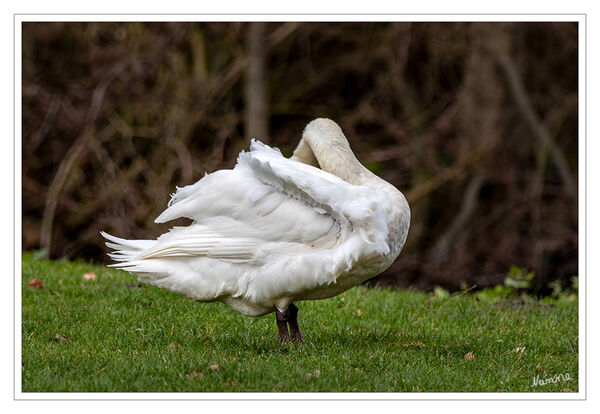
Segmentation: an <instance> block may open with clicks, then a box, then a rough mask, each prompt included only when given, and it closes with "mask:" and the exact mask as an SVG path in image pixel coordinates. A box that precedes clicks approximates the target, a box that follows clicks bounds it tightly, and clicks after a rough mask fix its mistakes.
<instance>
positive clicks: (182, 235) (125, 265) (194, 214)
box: [102, 118, 410, 342]
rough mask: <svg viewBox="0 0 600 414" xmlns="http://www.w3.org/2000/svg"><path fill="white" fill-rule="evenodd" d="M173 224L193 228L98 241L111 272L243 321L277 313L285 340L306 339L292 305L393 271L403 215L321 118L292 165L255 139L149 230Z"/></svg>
mask: <svg viewBox="0 0 600 414" xmlns="http://www.w3.org/2000/svg"><path fill="white" fill-rule="evenodd" d="M318 167H320V169H319V168H318ZM178 217H188V218H191V219H193V220H194V222H193V223H192V224H191V225H190V226H188V227H175V228H173V229H171V230H170V231H169V232H168V233H165V234H163V235H162V236H160V237H159V238H158V239H157V240H124V239H120V238H117V237H114V236H111V235H109V234H106V233H104V232H103V233H102V235H103V236H104V237H105V238H106V239H108V240H109V241H110V242H107V243H106V245H107V246H108V247H110V248H112V249H115V252H113V253H112V254H110V256H111V257H112V258H113V259H114V260H115V261H118V262H119V263H117V264H113V265H111V266H114V267H118V268H121V269H125V270H127V271H128V272H130V273H132V274H135V275H136V276H137V277H138V279H139V280H140V281H141V282H144V283H149V284H151V285H154V286H158V287H160V288H163V289H168V290H170V291H173V292H176V293H178V294H181V295H184V296H186V297H188V298H191V299H194V300H198V301H215V300H218V301H221V302H224V303H225V304H227V305H229V306H230V307H231V308H233V309H234V310H236V311H238V312H240V313H242V314H244V315H248V316H260V315H264V314H267V313H270V312H273V311H275V312H276V320H277V326H278V330H279V339H280V341H282V342H285V341H288V340H290V339H292V340H299V341H303V340H304V338H303V337H302V333H301V332H300V328H299V327H298V322H297V312H298V309H297V307H295V306H294V304H293V302H295V301H301V300H309V299H324V298H328V297H331V296H335V295H337V294H339V293H341V292H344V291H345V290H347V289H350V288H351V287H353V286H356V285H358V284H360V283H362V282H364V281H365V280H367V279H369V278H371V277H374V276H375V275H377V274H379V273H381V272H382V271H384V270H385V269H387V268H388V267H389V266H390V265H391V264H392V262H393V261H394V260H395V259H396V257H398V255H399V254H400V250H401V249H402V246H403V245H404V242H405V240H406V236H407V234H408V228H409V223H410V209H409V206H408V203H407V201H406V199H405V198H404V196H403V195H402V193H401V192H400V191H398V190H397V189H396V188H395V187H394V186H392V185H391V184H389V183H387V182H386V181H384V180H382V179H381V178H379V177H377V176H376V175H374V174H373V173H371V172H370V171H369V170H367V169H366V168H365V167H363V166H362V165H361V164H360V162H359V161H358V160H357V159H356V157H355V156H354V154H353V153H352V150H351V149H350V145H349V144H348V141H347V140H346V137H345V136H344V134H343V133H342V130H341V129H340V127H339V126H338V125H337V124H336V123H335V122H333V121H331V120H329V119H323V118H319V119H315V120H314V121H312V122H310V123H309V124H308V125H307V126H306V128H305V130H304V133H303V135H302V139H301V141H300V143H299V144H298V147H297V148H296V150H295V151H294V154H293V156H292V157H291V158H290V159H286V158H284V157H283V156H282V155H281V153H280V151H279V150H278V149H276V148H271V147H269V146H267V145H264V144H263V143H261V142H259V141H255V140H253V141H252V143H251V146H250V152H244V151H242V152H241V153H240V155H239V157H238V160H237V164H236V166H235V168H234V169H233V170H220V171H216V172H215V173H213V174H207V175H205V176H204V177H203V178H202V179H201V180H200V181H198V182H197V183H195V184H192V185H189V186H186V187H183V188H178V189H177V192H176V193H175V194H174V195H173V196H172V198H171V201H170V202H169V207H168V208H167V209H166V210H165V211H164V212H163V213H162V214H161V215H160V216H159V217H158V218H157V219H156V222H157V223H164V222H167V221H169V220H173V219H176V218H178ZM288 324H289V327H290V331H288ZM290 334H291V336H290Z"/></svg>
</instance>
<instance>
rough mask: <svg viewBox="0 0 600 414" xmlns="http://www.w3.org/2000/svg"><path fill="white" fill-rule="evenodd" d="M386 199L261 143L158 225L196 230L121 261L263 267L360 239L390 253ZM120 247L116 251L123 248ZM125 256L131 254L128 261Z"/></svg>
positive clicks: (191, 190)
mask: <svg viewBox="0 0 600 414" xmlns="http://www.w3.org/2000/svg"><path fill="white" fill-rule="evenodd" d="M382 193H384V192H383V191H377V190H376V189H372V188H369V187H360V186H354V185H351V184H348V183H346V182H345V181H343V180H340V179H339V178H337V177H335V176H333V175H331V174H328V173H326V172H324V171H322V170H319V169H317V168H314V167H311V166H308V165H305V164H302V163H298V162H295V161H291V160H289V159H286V158H284V157H283V156H282V155H281V153H280V152H279V151H278V150H275V149H272V148H270V147H268V146H266V145H264V144H262V143H260V142H257V141H254V142H253V143H252V146H251V150H250V152H242V153H241V154H240V156H239V158H238V163H237V165H236V167H235V168H234V169H233V170H221V171H217V172H215V173H213V174H210V175H206V176H205V177H204V178H202V179H201V180H200V181H198V182H197V183H195V184H193V185H190V186H187V187H183V188H180V189H178V190H177V192H176V193H175V194H174V195H173V197H172V199H171V202H170V203H169V207H168V208H167V210H165V211H164V212H163V213H162V214H161V215H160V216H159V217H158V218H157V219H156V222H158V223H162V222H166V221H170V220H173V219H176V218H179V217H188V218H191V219H193V220H194V224H192V225H191V226H188V227H176V228H174V229H173V230H171V231H170V232H169V233H166V234H164V235H162V236H161V237H160V238H159V239H158V240H157V241H156V242H155V243H153V244H152V245H151V246H142V247H143V248H140V249H139V250H138V251H137V252H136V251H134V250H133V249H132V248H131V247H130V246H127V245H125V246H123V245H122V244H121V246H122V247H121V250H120V251H117V252H116V253H113V258H114V259H115V260H121V261H123V262H129V264H132V263H133V262H134V261H135V262H138V261H139V260H145V259H151V258H160V257H174V256H206V257H211V258H216V259H220V260H225V261H231V262H251V263H255V264H261V262H263V261H266V260H269V259H268V258H269V257H272V255H274V254H276V255H282V254H283V255H286V254H287V255H291V254H298V253H299V252H301V251H304V250H306V249H313V250H315V249H332V248H334V247H336V246H338V245H340V244H341V243H344V242H346V241H347V240H348V238H349V235H350V234H351V233H356V234H357V235H358V236H360V237H359V240H358V241H359V242H363V243H365V244H367V245H369V246H370V248H369V249H362V250H361V249H359V248H358V247H357V246H355V245H354V246H352V247H348V248H349V249H355V250H356V251H355V252H349V253H350V254H351V256H354V257H355V259H358V256H359V254H360V253H361V252H365V253H368V254H369V253H374V252H377V253H387V251H389V248H388V246H387V244H386V240H385V237H386V235H387V224H386V220H385V216H382V214H380V212H378V211H377V201H378V199H380V198H381V197H384V194H382ZM119 244H120V243H119V241H115V240H113V245H111V246H110V247H113V248H118V247H119ZM123 252H125V253H123Z"/></svg>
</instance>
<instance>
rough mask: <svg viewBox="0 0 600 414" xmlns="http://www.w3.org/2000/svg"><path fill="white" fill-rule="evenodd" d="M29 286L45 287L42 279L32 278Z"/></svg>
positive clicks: (35, 287)
mask: <svg viewBox="0 0 600 414" xmlns="http://www.w3.org/2000/svg"><path fill="white" fill-rule="evenodd" d="M27 287H28V288H29V289H43V288H44V282H42V281H41V280H40V279H31V281H30V282H29V283H27Z"/></svg>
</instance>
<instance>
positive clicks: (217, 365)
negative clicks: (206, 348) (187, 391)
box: [208, 364, 219, 371]
mask: <svg viewBox="0 0 600 414" xmlns="http://www.w3.org/2000/svg"><path fill="white" fill-rule="evenodd" d="M208 368H209V369H210V370H211V371H218V370H219V364H213V365H210V366H209V367H208Z"/></svg>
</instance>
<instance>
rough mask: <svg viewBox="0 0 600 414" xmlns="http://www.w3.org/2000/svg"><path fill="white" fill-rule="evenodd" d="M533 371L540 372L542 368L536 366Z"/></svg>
mask: <svg viewBox="0 0 600 414" xmlns="http://www.w3.org/2000/svg"><path fill="white" fill-rule="evenodd" d="M535 370H536V371H537V372H542V366H541V365H540V364H538V366H537V367H535Z"/></svg>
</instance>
